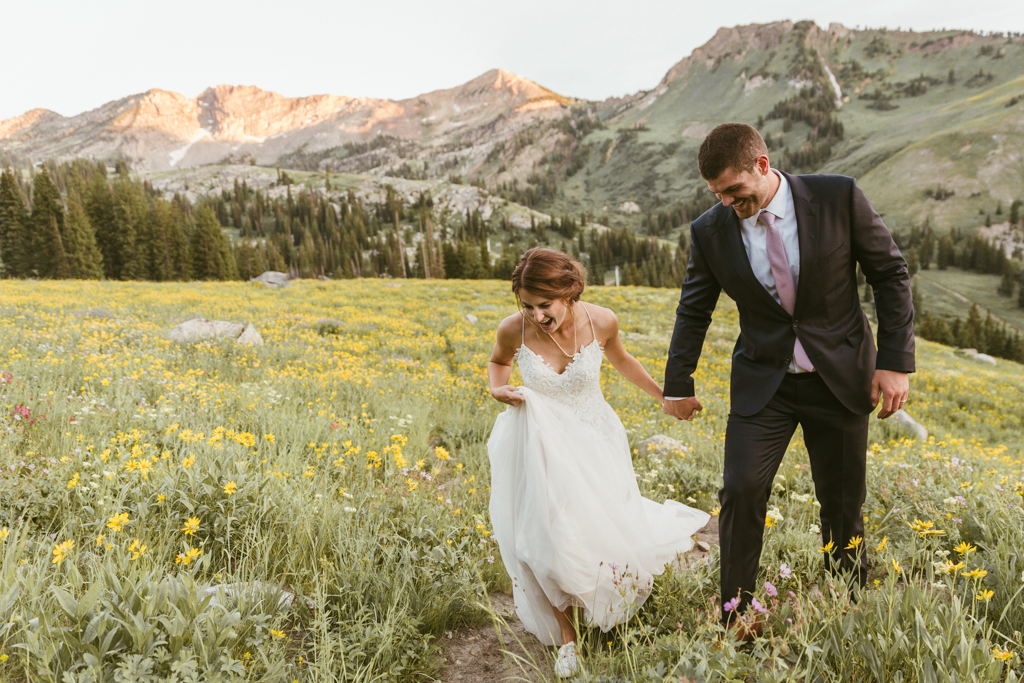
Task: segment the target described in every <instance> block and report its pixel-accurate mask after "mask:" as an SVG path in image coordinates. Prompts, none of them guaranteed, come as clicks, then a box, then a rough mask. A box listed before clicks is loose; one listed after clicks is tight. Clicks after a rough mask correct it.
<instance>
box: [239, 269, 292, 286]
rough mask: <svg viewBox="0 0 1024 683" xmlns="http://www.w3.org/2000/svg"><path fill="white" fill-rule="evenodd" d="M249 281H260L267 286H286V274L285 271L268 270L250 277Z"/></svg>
mask: <svg viewBox="0 0 1024 683" xmlns="http://www.w3.org/2000/svg"><path fill="white" fill-rule="evenodd" d="M249 282H262V283H263V284H265V285H266V286H268V287H287V286H288V275H287V274H286V273H279V272H277V271H276V270H268V271H267V272H265V273H263V274H262V275H259V276H257V277H254V278H252V279H250V280H249Z"/></svg>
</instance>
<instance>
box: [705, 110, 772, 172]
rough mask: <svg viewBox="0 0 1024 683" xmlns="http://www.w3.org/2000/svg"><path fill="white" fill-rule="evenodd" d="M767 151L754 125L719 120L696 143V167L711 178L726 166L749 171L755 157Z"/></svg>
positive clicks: (755, 159) (765, 153)
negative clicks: (704, 136)
mask: <svg viewBox="0 0 1024 683" xmlns="http://www.w3.org/2000/svg"><path fill="white" fill-rule="evenodd" d="M767 154H768V146H767V145H766V144H764V138H762V137H761V134H760V133H758V132H757V129H756V128H754V127H753V126H750V125H747V124H745V123H723V124H721V125H718V126H715V128H714V129H713V130H712V131H711V132H710V133H708V136H707V137H706V138H704V142H702V143H700V150H699V151H698V152H697V168H698V169H700V175H701V177H702V178H704V179H705V180H714V179H715V178H717V177H718V176H720V175H722V173H724V172H725V169H727V168H729V167H732V168H733V169H735V170H736V171H739V172H741V173H742V172H744V171H752V170H753V169H754V163H755V162H756V161H757V158H758V157H759V156H762V155H767Z"/></svg>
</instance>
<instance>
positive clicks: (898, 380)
mask: <svg viewBox="0 0 1024 683" xmlns="http://www.w3.org/2000/svg"><path fill="white" fill-rule="evenodd" d="M879 393H881V395H882V409H881V410H879V411H878V419H879V420H884V419H885V418H887V417H889V416H890V415H892V414H893V413H895V412H896V411H897V410H899V409H901V408H902V407H903V404H904V403H906V402H907V396H908V395H909V394H910V377H908V376H907V373H905V372H896V371H894V370H875V376H874V377H873V378H872V380H871V405H872V406H877V405H878V395H879Z"/></svg>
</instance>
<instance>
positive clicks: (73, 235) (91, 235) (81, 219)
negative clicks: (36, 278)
mask: <svg viewBox="0 0 1024 683" xmlns="http://www.w3.org/2000/svg"><path fill="white" fill-rule="evenodd" d="M64 247H65V250H66V251H67V257H68V264H69V266H70V268H69V273H68V275H69V277H73V278H76V279H79V280H99V279H101V278H102V277H103V256H102V255H101V254H100V250H99V247H98V246H97V245H96V231H95V230H93V228H92V224H91V223H89V216H88V215H87V214H86V212H85V206H84V205H83V204H82V195H81V190H80V189H79V188H78V187H77V184H73V185H72V187H71V189H70V191H69V193H68V207H67V214H66V216H65V217H64Z"/></svg>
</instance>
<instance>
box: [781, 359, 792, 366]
mask: <svg viewBox="0 0 1024 683" xmlns="http://www.w3.org/2000/svg"><path fill="white" fill-rule="evenodd" d="M791 362H793V359H792V358H787V359H786V360H784V361H782V364H783V365H789V364H790V363H791Z"/></svg>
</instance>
